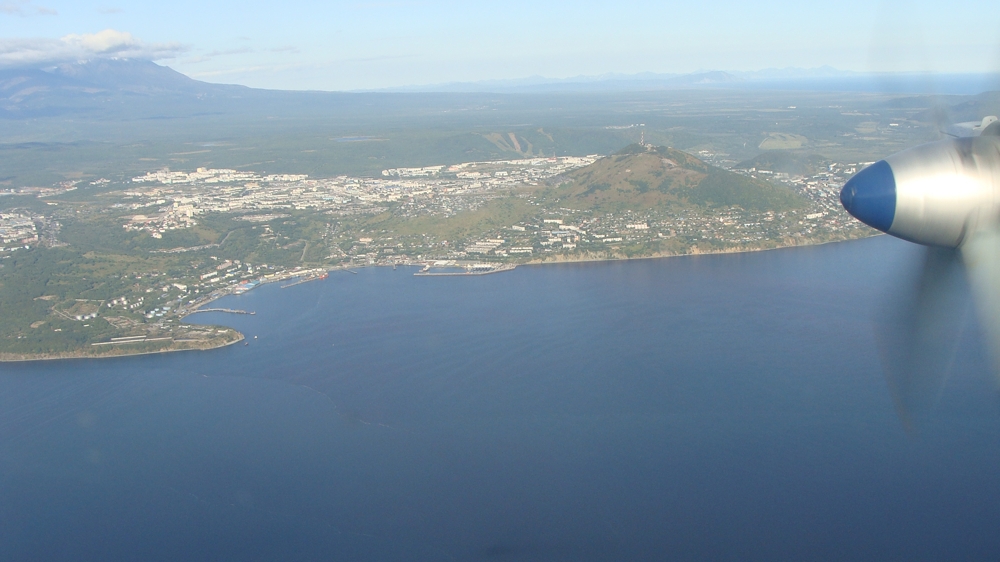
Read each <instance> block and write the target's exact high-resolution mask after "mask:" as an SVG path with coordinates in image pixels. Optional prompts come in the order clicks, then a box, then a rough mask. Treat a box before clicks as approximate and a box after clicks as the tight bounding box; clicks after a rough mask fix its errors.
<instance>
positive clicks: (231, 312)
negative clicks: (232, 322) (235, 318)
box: [187, 308, 257, 316]
mask: <svg viewBox="0 0 1000 562" xmlns="http://www.w3.org/2000/svg"><path fill="white" fill-rule="evenodd" d="M199 312H228V313H229V314H249V315H250V316H253V315H254V314H257V313H256V312H253V311H250V312H247V311H246V310H237V309H235V308H199V309H198V310H192V311H191V312H188V313H187V314H197V313H199Z"/></svg>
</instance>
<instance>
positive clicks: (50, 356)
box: [0, 233, 882, 363]
mask: <svg viewBox="0 0 1000 562" xmlns="http://www.w3.org/2000/svg"><path fill="white" fill-rule="evenodd" d="M881 235H882V234H881V233H873V234H871V235H869V236H860V237H856V238H844V239H841V240H827V241H822V242H807V243H804V244H788V245H778V246H775V247H773V248H736V249H726V250H716V251H695V252H689V253H684V254H678V253H655V254H652V255H642V256H618V257H607V256H600V257H597V256H593V257H589V256H579V257H572V256H567V257H566V258H565V259H563V258H562V256H558V257H556V258H555V259H541V260H529V261H527V262H524V263H520V264H510V267H506V268H504V269H502V270H498V271H491V272H490V273H498V272H502V271H511V270H513V269H515V268H516V267H519V266H539V265H554V264H571V263H599V262H620V261H630V260H650V259H666V258H678V257H690V256H713V255H731V254H749V253H755V252H767V251H773V250H786V249H791V248H805V247H811V246H823V245H826V244H836V243H841V242H851V241H854V240H863V239H865V238H871V237H874V236H881ZM696 249H697V247H696ZM402 265H411V264H402ZM413 265H415V264H413ZM351 267H355V268H360V267H369V266H337V267H332V268H329V269H326V271H327V272H333V271H341V270H343V271H348V272H351V273H355V272H353V271H351V270H350V268H351ZM374 267H388V265H377V266H374ZM393 267H395V266H393ZM324 269H325V268H324ZM438 275H440V274H438ZM480 275H482V274H478V275H476V274H461V275H460V276H472V277H478V276H480ZM424 276H429V277H433V276H435V275H427V274H424ZM293 277H294V276H290V277H289V278H293ZM281 280H283V279H273V280H270V281H269V282H279V281H281ZM312 280H314V279H309V281H312ZM226 296H230V294H221V295H217V296H213V297H210V298H208V299H206V300H205V301H203V302H201V303H199V304H198V305H196V306H195V307H194V308H193V309H191V310H189V311H187V313H186V314H184V315H183V316H180V318H181V319H183V318H186V317H187V316H188V315H190V314H191V313H194V312H197V311H198V309H200V308H201V307H203V306H205V305H207V304H209V303H211V302H214V301H216V300H218V299H220V298H222V297H226ZM226 328H227V329H229V330H232V331H233V332H234V333H235V334H236V339H234V340H232V341H225V342H221V343H216V344H211V345H208V346H204V347H189V346H179V347H169V348H165V349H157V350H152V351H130V350H128V349H126V348H123V347H111V348H109V351H108V352H105V353H98V354H94V353H87V352H86V348H83V349H80V350H76V351H66V352H60V353H38V354H30V353H25V354H17V353H2V352H0V363H22V362H33V361H59V360H66V359H109V358H116V357H131V356H138V355H155V354H160V353H175V352H181V351H209V350H212V349H219V348H222V347H227V346H230V345H233V344H236V343H239V342H241V341H244V340H245V336H244V335H243V334H242V333H241V332H239V331H237V330H235V329H233V328H230V327H228V326H226ZM173 343H177V342H173ZM184 343H190V342H184Z"/></svg>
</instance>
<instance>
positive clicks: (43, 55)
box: [0, 29, 187, 68]
mask: <svg viewBox="0 0 1000 562" xmlns="http://www.w3.org/2000/svg"><path fill="white" fill-rule="evenodd" d="M186 50H187V47H185V46H183V45H181V44H179V43H145V42H143V41H140V40H139V39H137V38H136V37H134V36H133V35H132V34H131V33H128V32H125V31H116V30H114V29H105V30H104V31H99V32H97V33H84V34H75V33H74V34H70V35H66V36H65V37H62V38H59V39H0V68H11V67H16V66H44V65H48V64H56V63H60V62H69V61H77V60H89V59H94V58H123V59H144V60H163V59H170V58H174V57H176V56H177V55H178V54H180V53H182V52H184V51H186Z"/></svg>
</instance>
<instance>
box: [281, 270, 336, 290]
mask: <svg viewBox="0 0 1000 562" xmlns="http://www.w3.org/2000/svg"><path fill="white" fill-rule="evenodd" d="M326 278H327V274H326V273H323V274H320V275H310V276H309V277H303V278H302V279H299V280H298V281H293V282H291V283H289V284H287V285H282V286H281V288H282V289H287V288H289V287H294V286H296V285H301V284H303V283H308V282H310V281H317V280H320V279H326Z"/></svg>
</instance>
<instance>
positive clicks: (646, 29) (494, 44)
mask: <svg viewBox="0 0 1000 562" xmlns="http://www.w3.org/2000/svg"><path fill="white" fill-rule="evenodd" d="M998 15H1000V7H998V6H997V5H995V4H992V3H990V4H988V3H985V2H974V3H970V4H966V5H953V6H950V7H949V10H947V11H945V12H942V11H941V10H940V9H939V7H938V6H937V5H935V4H931V3H929V2H916V3H906V4H903V3H902V2H882V3H879V4H877V5H871V4H870V3H865V2H860V1H854V2H848V3H842V4H838V5H816V6H813V5H808V6H806V5H801V4H800V3H795V2H790V1H784V0H783V1H780V2H771V3H768V4H766V5H753V6H750V5H743V4H740V3H736V2H731V1H716V2H707V3H698V4H697V5H689V6H674V5H645V4H642V3H638V2H626V3H617V4H614V5H611V4H601V3H593V2H592V3H583V4H580V3H575V4H568V3H553V4H547V5H536V4H528V3H519V2H515V3H507V4H504V5H503V6H485V5H484V6H479V5H466V4H460V3H454V2H447V1H442V0H426V1H407V0H401V1H396V2H378V3H372V2H351V3H348V2H334V3H329V4H315V3H311V2H290V3H289V2H286V3H283V4H281V5H280V6H278V5H272V4H266V3H258V2H251V3H246V4H235V3H231V2H214V3H211V4H207V5H206V4H203V3H198V4H195V3H193V2H189V1H187V0H185V1H181V2H179V3H174V4H171V5H170V6H166V5H155V4H153V5H147V4H143V3H139V2H135V1H134V0H126V1H122V2H116V3H114V4H112V5H109V4H107V3H94V2H84V3H79V2H72V3H71V2H67V1H65V0H54V1H48V0H5V1H4V2H2V3H0V68H10V67H13V66H18V65H23V64H26V63H34V64H47V63H56V62H69V61H75V60H81V59H87V58H90V57H116V56H117V57H132V58H143V59H145V60H152V61H156V62H158V63H160V64H166V65H168V66H170V67H171V68H174V69H176V70H178V71H179V72H182V73H184V74H186V75H189V76H191V77H193V78H197V79H199V80H204V81H208V82H215V83H227V84H240V85H245V86H251V87H257V88H269V89H283V90H326V91H348V90H369V89H383V88H400V87H409V86H420V85H428V84H445V83H454V82H478V81H488V80H517V79H524V78H526V77H532V76H544V77H547V78H548V79H566V78H571V77H576V76H600V75H604V74H609V73H616V74H626V75H628V74H636V73H642V72H650V73H659V74H690V73H693V72H697V71H699V70H705V69H712V70H722V71H727V72H745V71H757V70H761V69H769V68H777V69H780V68H789V67H791V68H818V67H823V66H831V67H834V68H838V69H841V70H844V71H855V72H887V71H894V72H937V73H988V72H995V71H996V70H998V69H1000V32H998V31H996V30H992V29H991V28H985V27H984V28H976V26H975V25H976V22H980V21H990V20H992V19H994V17H995V16H998ZM970 26H971V27H972V28H974V31H975V32H970Z"/></svg>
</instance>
